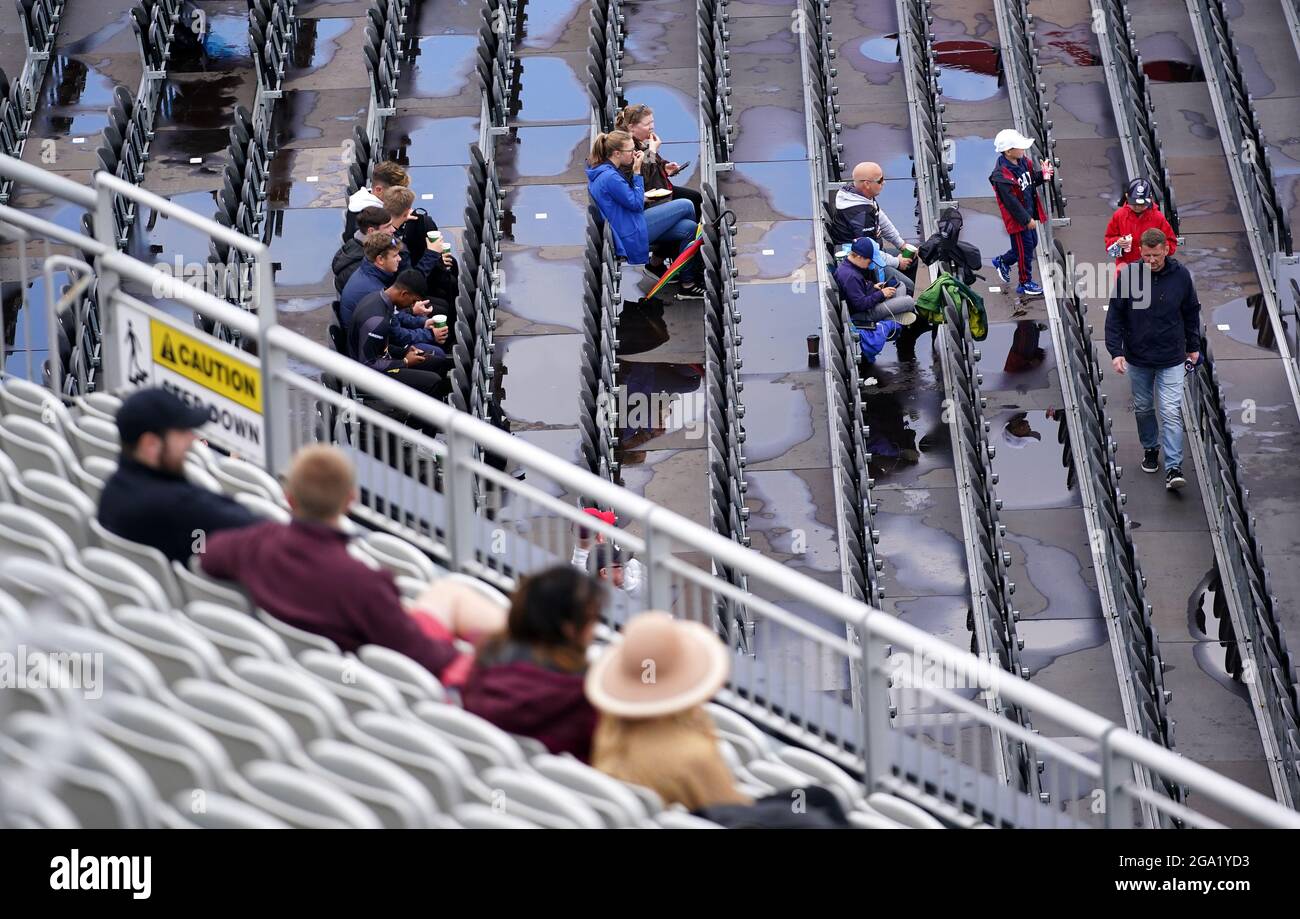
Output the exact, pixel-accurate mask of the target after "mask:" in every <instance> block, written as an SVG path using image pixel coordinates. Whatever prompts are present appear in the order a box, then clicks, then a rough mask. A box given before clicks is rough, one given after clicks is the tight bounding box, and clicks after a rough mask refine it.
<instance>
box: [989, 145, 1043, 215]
mask: <svg viewBox="0 0 1300 919" xmlns="http://www.w3.org/2000/svg"><path fill="white" fill-rule="evenodd" d="M1045 181H1046V179H1044V178H1043V172H1042V170H1041V169H1039V168H1038V166H1037V164H1035V163H1034V161H1033V159H1032V158H1031V157H1030V156H1029V154H1028V153H1026V154H1025V155H1024V156H1022V157H1021V158H1020V159H1019V161H1018V162H1015V163H1013V162H1011V160H1009V159H1007V158H1006V156H1005V155H999V156H998V161H997V162H996V163H995V164H994V165H993V172H992V173H990V174H989V184H991V185H992V186H993V191H994V193H995V194H996V195H997V198H998V209H999V210H1001V211H1002V224H1003V226H1005V227H1006V229H1007V232H1008V233H1022V232H1024V231H1025V230H1026V229H1028V228H1029V221H1030V219H1031V218H1032V219H1034V220H1037V221H1039V222H1042V221H1045V220H1046V219H1047V211H1046V210H1044V209H1043V196H1042V195H1040V194H1038V191H1037V188H1038V186H1039V185H1042V184H1043V183H1044V182H1045Z"/></svg>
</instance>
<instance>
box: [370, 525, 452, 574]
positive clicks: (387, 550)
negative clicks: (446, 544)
mask: <svg viewBox="0 0 1300 919" xmlns="http://www.w3.org/2000/svg"><path fill="white" fill-rule="evenodd" d="M360 542H361V543H362V544H363V546H364V548H365V549H366V550H367V551H368V552H369V553H370V554H371V555H372V556H374V557H375V559H377V560H378V561H379V563H380V564H381V565H383V567H384V568H386V569H388V570H389V571H391V572H392V573H393V574H394V575H399V574H400V575H405V576H406V577H412V578H416V579H417V580H423V581H424V582H425V583H426V584H428V583H430V582H431V581H433V580H434V579H436V578H437V577H438V572H437V569H436V568H435V567H434V565H433V562H431V561H430V560H429V557H428V556H427V555H425V554H424V553H423V552H421V551H420V550H419V549H417V548H415V547H414V546H412V545H411V544H410V543H408V542H406V541H405V540H402V539H399V538H397V537H396V536H393V535H392V534H390V533H367V534H365V535H364V536H362V537H361V539H360Z"/></svg>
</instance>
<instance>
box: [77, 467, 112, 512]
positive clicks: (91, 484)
mask: <svg viewBox="0 0 1300 919" xmlns="http://www.w3.org/2000/svg"><path fill="white" fill-rule="evenodd" d="M81 467H82V468H83V469H84V470H86V475H85V478H83V479H82V480H81V490H82V491H84V492H85V493H86V497H87V498H89V499H90V500H92V501H94V502H95V504H96V506H98V505H99V496H100V495H101V494H102V493H103V491H104V484H105V483H106V482H107V481H108V480H109V479H110V478H112V477H113V473H114V472H117V463H114V462H111V461H109V460H106V459H104V458H103V457H102V456H90V457H87V458H86V459H84V460H82V463H81Z"/></svg>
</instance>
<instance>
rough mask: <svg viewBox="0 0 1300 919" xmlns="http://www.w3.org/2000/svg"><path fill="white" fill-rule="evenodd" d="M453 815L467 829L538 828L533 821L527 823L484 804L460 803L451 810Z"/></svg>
mask: <svg viewBox="0 0 1300 919" xmlns="http://www.w3.org/2000/svg"><path fill="white" fill-rule="evenodd" d="M452 814H453V816H455V818H456V819H457V820H459V821H460V822H461V825H462V826H464V827H465V829H467V830H538V829H541V827H539V826H538V825H537V824H535V823H529V822H528V821H527V820H522V819H520V818H519V817H512V816H510V815H509V814H506V813H505V812H504V811H499V810H495V809H493V808H491V807H488V806H487V805H486V804H462V805H461V806H460V807H458V808H456V809H455V810H454V811H452Z"/></svg>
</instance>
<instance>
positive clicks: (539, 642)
mask: <svg viewBox="0 0 1300 919" xmlns="http://www.w3.org/2000/svg"><path fill="white" fill-rule="evenodd" d="M603 601H604V591H603V590H602V588H601V586H600V584H599V583H597V582H596V581H594V580H592V579H591V578H589V577H587V576H586V575H584V574H582V573H580V572H578V571H574V570H573V569H572V568H568V567H564V566H560V567H556V568H550V569H548V570H546V571H543V572H541V573H539V574H537V575H534V576H531V577H526V578H524V579H523V581H522V583H520V585H519V588H518V590H516V591H515V596H514V600H513V602H512V603H511V606H510V615H509V619H508V620H507V625H506V630H505V633H504V634H502V635H498V636H496V637H494V638H490V639H488V640H487V641H486V642H485V643H484V644H483V646H482V648H481V649H480V651H479V654H478V659H477V661H476V662H475V664H474V669H473V670H471V671H470V675H469V679H468V680H467V681H466V683H465V686H464V689H463V690H462V692H461V700H462V702H463V703H464V706H465V708H466V710H468V711H471V712H473V713H474V714H476V715H479V716H481V717H483V718H486V719H487V720H488V721H490V722H492V723H493V724H495V725H496V726H497V727H499V728H501V729H502V730H503V731H509V732H510V733H511V734H520V735H522V736H524V737H533V738H536V739H537V740H540V741H541V742H542V743H544V744H545V745H546V749H547V750H549V751H550V752H552V753H556V754H559V753H572V754H573V755H574V756H576V757H577V758H578V759H580V760H582V761H583V762H584V763H585V762H587V761H589V760H590V759H591V736H592V732H593V731H594V730H595V728H596V710H595V709H594V708H592V707H591V703H590V702H588V701H587V697H586V695H584V693H583V679H584V677H585V674H586V671H587V648H588V647H589V646H590V645H591V639H592V634H593V632H594V631H595V627H596V623H597V622H598V621H600V608H601V604H602V602H603Z"/></svg>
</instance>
